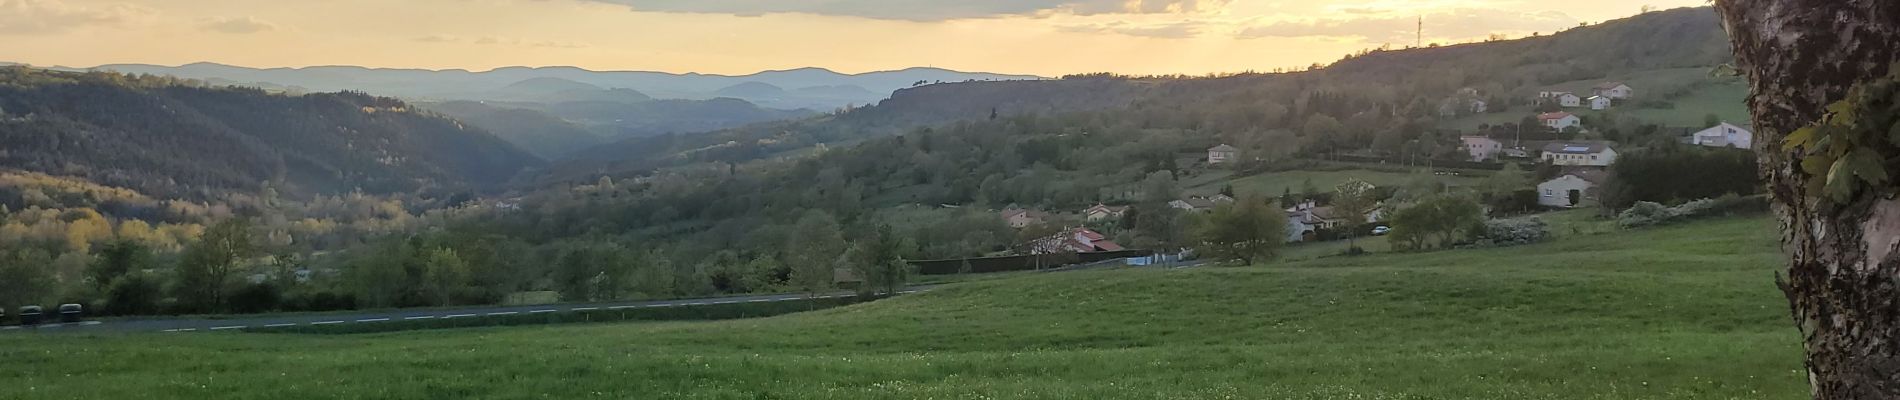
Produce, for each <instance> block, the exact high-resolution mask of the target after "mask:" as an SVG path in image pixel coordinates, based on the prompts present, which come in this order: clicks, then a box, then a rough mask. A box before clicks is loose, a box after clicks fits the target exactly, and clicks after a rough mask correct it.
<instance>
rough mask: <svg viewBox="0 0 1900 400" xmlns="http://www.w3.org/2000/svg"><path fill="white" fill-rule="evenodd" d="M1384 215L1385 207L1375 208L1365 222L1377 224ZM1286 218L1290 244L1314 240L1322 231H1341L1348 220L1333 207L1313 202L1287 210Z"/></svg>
mask: <svg viewBox="0 0 1900 400" xmlns="http://www.w3.org/2000/svg"><path fill="white" fill-rule="evenodd" d="M1384 214H1385V209H1384V207H1383V206H1379V207H1374V208H1373V209H1372V211H1371V212H1368V213H1366V221H1365V222H1366V223H1377V222H1379V221H1380V220H1381V219H1382V217H1384ZM1286 218H1287V239H1286V240H1287V241H1288V242H1304V241H1309V240H1313V239H1314V238H1315V237H1317V236H1318V234H1319V231H1320V230H1323V229H1324V230H1332V229H1339V228H1340V226H1341V225H1344V224H1345V223H1346V220H1347V218H1346V217H1345V216H1342V215H1338V213H1337V210H1336V209H1334V208H1333V207H1321V206H1320V205H1319V203H1315V202H1313V201H1312V200H1307V201H1305V202H1301V203H1300V204H1295V205H1294V206H1293V207H1289V208H1287V209H1286Z"/></svg>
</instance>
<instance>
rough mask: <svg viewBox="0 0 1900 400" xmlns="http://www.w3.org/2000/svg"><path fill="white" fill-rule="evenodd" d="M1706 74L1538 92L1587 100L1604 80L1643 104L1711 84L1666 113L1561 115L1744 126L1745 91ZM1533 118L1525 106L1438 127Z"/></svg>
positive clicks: (1643, 74) (1633, 110)
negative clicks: (1626, 88)
mask: <svg viewBox="0 0 1900 400" xmlns="http://www.w3.org/2000/svg"><path fill="white" fill-rule="evenodd" d="M1709 71H1710V68H1674V69H1659V70H1649V71H1638V72H1634V73H1629V74H1622V75H1617V76H1612V77H1609V78H1606V79H1590V80H1581V81H1573V82H1565V83H1560V84H1555V85H1550V86H1546V87H1543V88H1541V89H1540V90H1551V91H1568V92H1572V93H1577V94H1578V95H1580V96H1583V97H1590V91H1591V88H1593V87H1595V86H1596V84H1598V83H1602V82H1606V81H1617V82H1624V83H1626V84H1628V85H1630V87H1631V88H1635V89H1636V97H1637V99H1638V100H1643V99H1651V98H1654V96H1658V95H1662V94H1663V93H1665V92H1671V91H1674V90H1675V89H1676V88H1682V87H1687V86H1688V85H1689V84H1691V83H1694V82H1698V81H1709V82H1711V83H1710V84H1709V85H1708V86H1703V87H1701V88H1698V89H1696V90H1692V91H1688V92H1687V93H1684V94H1682V95H1681V96H1680V97H1675V98H1671V99H1666V100H1667V101H1669V102H1670V103H1672V104H1674V106H1675V107H1674V108H1670V109H1660V108H1642V107H1641V106H1640V105H1638V104H1634V103H1631V104H1625V105H1620V106H1618V107H1616V108H1613V109H1611V110H1608V111H1592V110H1590V109H1589V107H1587V106H1588V104H1585V106H1586V107H1580V108H1571V109H1566V110H1565V111H1569V112H1571V113H1575V114H1578V115H1595V114H1600V113H1604V112H1616V113H1620V115H1621V116H1624V117H1629V118H1635V119H1637V120H1640V121H1643V122H1647V123H1653V124H1659V125H1662V126H1670V127H1678V128H1695V129H1701V128H1707V126H1703V125H1704V124H1703V122H1704V121H1703V120H1704V118H1706V116H1708V115H1709V114H1715V115H1716V116H1718V117H1720V118H1721V119H1724V120H1727V121H1730V122H1734V123H1738V124H1740V123H1746V122H1747V121H1748V120H1749V118H1748V108H1747V106H1745V105H1743V104H1742V101H1743V100H1744V99H1745V98H1746V97H1747V96H1748V88H1747V87H1746V86H1744V85H1743V84H1742V83H1741V82H1740V81H1735V80H1732V79H1719V78H1712V77H1710V76H1709ZM1534 114H1536V112H1534V111H1532V110H1531V109H1530V108H1529V107H1517V108H1513V109H1512V110H1510V111H1506V112H1501V113H1486V114H1478V115H1470V116H1465V117H1459V118H1456V119H1451V120H1446V121H1443V122H1441V123H1439V127H1440V128H1445V129H1455V130H1459V131H1471V130H1475V129H1477V128H1478V126H1479V125H1484V124H1489V125H1497V124H1504V123H1513V122H1517V121H1519V120H1522V119H1524V117H1525V116H1529V115H1534Z"/></svg>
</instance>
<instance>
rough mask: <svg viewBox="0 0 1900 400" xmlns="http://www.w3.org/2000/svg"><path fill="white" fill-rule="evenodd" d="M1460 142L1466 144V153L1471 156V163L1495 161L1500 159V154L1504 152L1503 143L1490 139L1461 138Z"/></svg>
mask: <svg viewBox="0 0 1900 400" xmlns="http://www.w3.org/2000/svg"><path fill="white" fill-rule="evenodd" d="M1458 141H1459V142H1462V143H1464V146H1465V153H1466V154H1469V155H1470V156H1471V161H1484V160H1494V159H1497V158H1498V153H1499V152H1501V151H1504V143H1503V142H1499V141H1497V139H1492V138H1489V137H1484V136H1459V137H1458Z"/></svg>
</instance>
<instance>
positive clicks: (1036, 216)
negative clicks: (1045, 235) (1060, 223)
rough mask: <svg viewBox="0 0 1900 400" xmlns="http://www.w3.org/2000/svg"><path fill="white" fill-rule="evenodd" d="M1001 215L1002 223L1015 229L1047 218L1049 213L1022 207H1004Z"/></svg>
mask: <svg viewBox="0 0 1900 400" xmlns="http://www.w3.org/2000/svg"><path fill="white" fill-rule="evenodd" d="M1002 216H1003V222H1004V223H1007V224H1009V227H1011V228H1016V229H1022V228H1027V227H1029V226H1030V225H1035V224H1039V223H1042V222H1044V221H1048V220H1049V213H1046V212H1042V211H1037V210H1029V209H1022V208H1009V209H1004V210H1003V212H1002Z"/></svg>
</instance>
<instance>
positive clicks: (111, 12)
mask: <svg viewBox="0 0 1900 400" xmlns="http://www.w3.org/2000/svg"><path fill="white" fill-rule="evenodd" d="M152 14H153V12H152V10H149V9H145V8H142V7H138V6H134V5H129V4H121V3H113V4H104V5H96V6H82V5H76V4H68V3H67V2H65V1H62V0H0V34H47V33H59V32H65V31H69V30H73V29H77V28H83V27H91V26H116V25H122V24H126V23H130V22H132V21H135V20H138V19H142V18H145V17H147V16H150V15H152Z"/></svg>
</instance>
